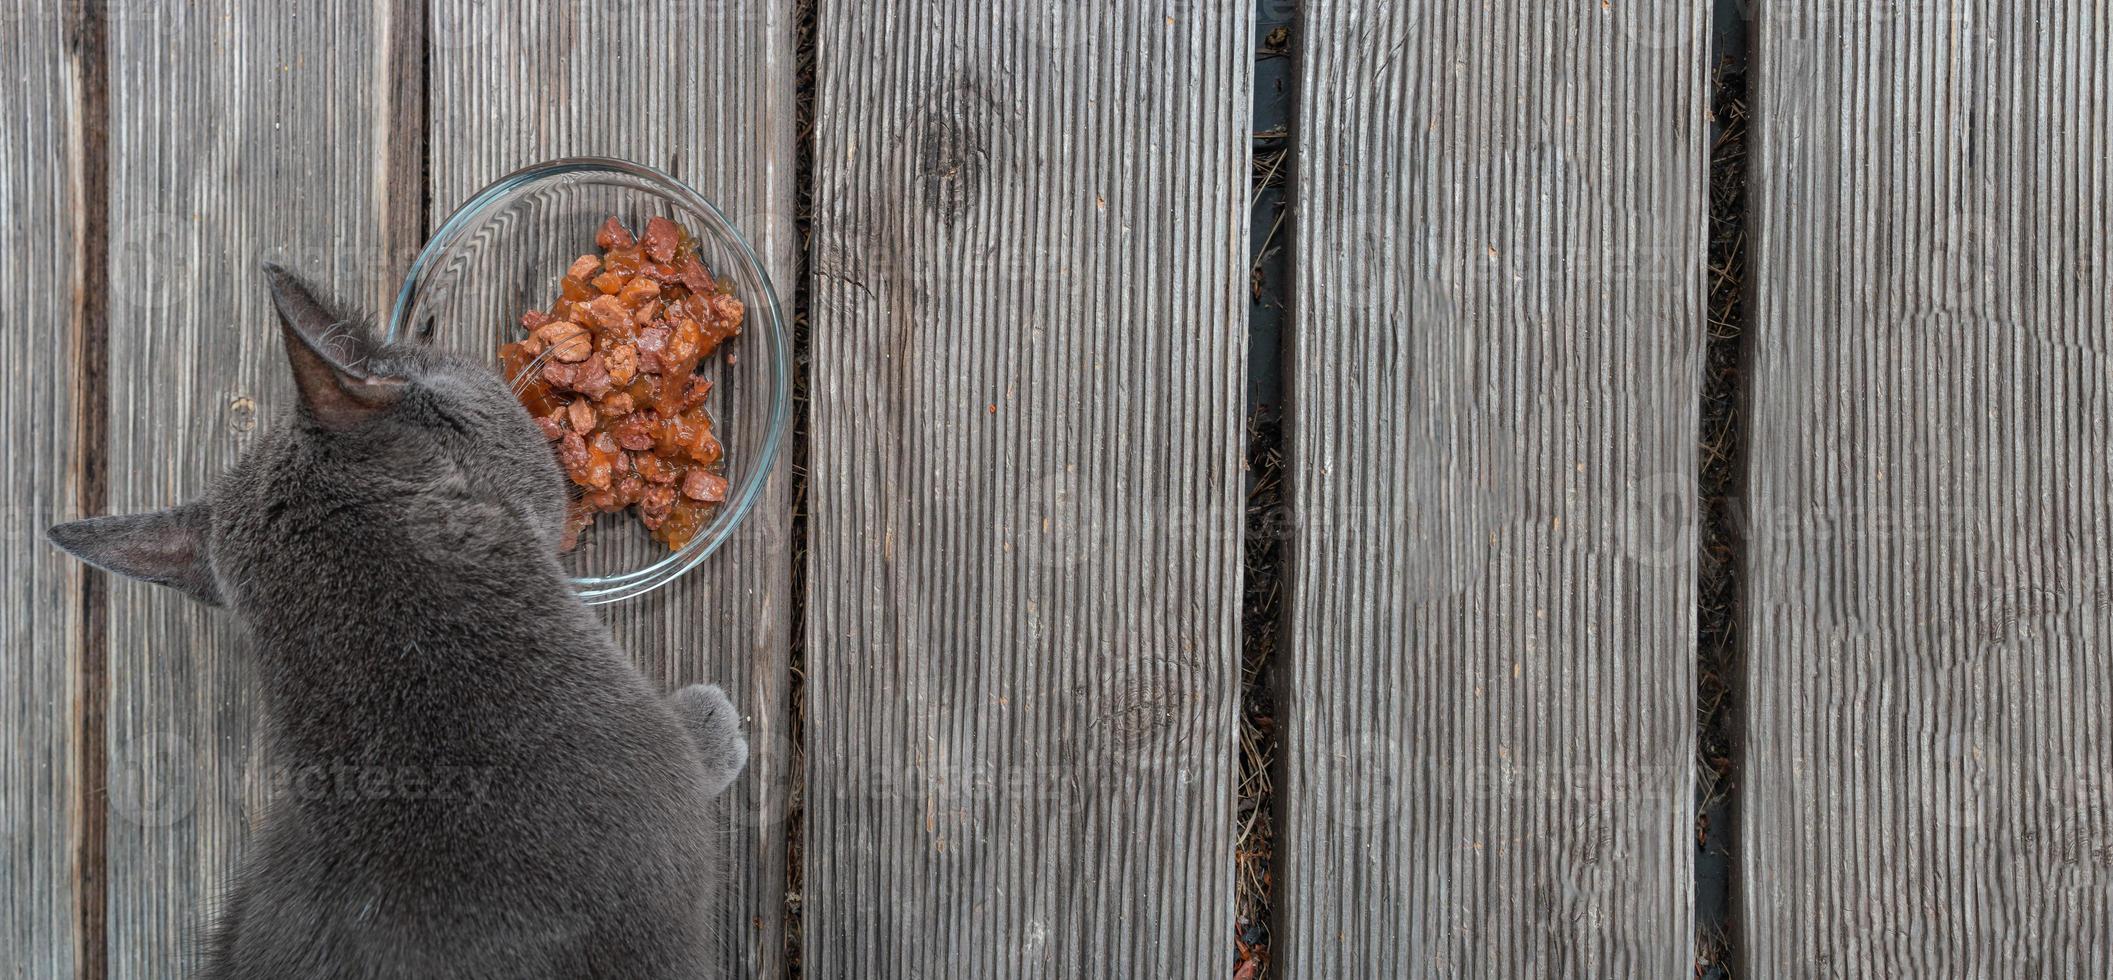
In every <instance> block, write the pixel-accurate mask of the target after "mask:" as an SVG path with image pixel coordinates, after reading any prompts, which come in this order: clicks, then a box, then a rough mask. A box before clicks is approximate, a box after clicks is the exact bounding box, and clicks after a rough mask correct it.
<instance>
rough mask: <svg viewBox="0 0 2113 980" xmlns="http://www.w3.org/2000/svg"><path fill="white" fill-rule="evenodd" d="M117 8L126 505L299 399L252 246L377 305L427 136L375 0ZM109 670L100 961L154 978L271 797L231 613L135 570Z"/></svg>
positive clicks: (211, 458)
mask: <svg viewBox="0 0 2113 980" xmlns="http://www.w3.org/2000/svg"><path fill="white" fill-rule="evenodd" d="M112 13H113V16H112V17H111V19H110V23H109V30H110V45H111V55H110V65H111V87H112V88H111V93H112V94H111V100H110V101H111V131H110V183H109V189H110V281H109V283H108V284H107V290H108V303H109V313H110V321H111V330H110V333H111V339H110V361H111V392H112V393H111V399H112V411H111V418H112V423H111V435H110V439H111V446H110V498H111V500H110V505H111V509H112V510H113V511H114V512H119V513H126V512H135V511H144V510H151V509H155V508H159V507H164V506H167V505H169V504H171V503H174V502H177V501H180V500H184V499H188V498H191V497H193V496H196V495H197V494H199V493H201V492H203V491H204V489H205V488H206V486H207V485H208V484H209V482H210V481H211V480H212V479H213V478H214V477H215V476H217V475H218V474H219V473H220V472H221V471H222V470H223V469H224V468H225V467H226V466H227V465H228V464H230V463H231V462H232V461H233V460H234V459H235V458H237V457H238V456H239V455H240V454H241V452H242V451H243V450H244V448H246V447H247V445H248V444H249V442H250V441H251V440H252V439H253V438H254V437H255V435H256V433H257V432H258V431H259V430H260V428H261V422H262V421H263V420H265V419H268V418H269V417H270V413H272V412H274V411H277V410H280V409H283V408H284V407H285V406H286V405H287V404H288V399H290V398H291V397H292V386H291V385H290V384H289V383H288V382H287V380H286V378H285V374H286V370H285V367H284V363H285V361H284V354H283V353H282V351H281V349H280V347H279V340H278V332H277V329H276V328H275V327H274V326H273V324H274V321H273V320H272V313H271V307H270V304H269V302H268V301H267V298H266V296H265V292H264V289H263V286H262V284H261V281H260V280H259V279H258V277H257V274H256V266H257V263H258V262H259V261H261V260H264V259H267V258H271V259H276V260H278V261H281V262H285V263H287V264H289V265H292V266H295V267H297V268H299V269H301V270H303V271H304V272H307V273H309V274H311V275H313V276H315V277H317V278H318V279H320V280H322V281H325V282H329V283H331V284H333V285H334V286H335V288H336V289H337V290H339V291H340V292H342V293H343V294H345V295H347V296H348V297H352V298H355V299H358V300H361V301H364V302H366V303H368V304H370V305H373V306H376V307H380V305H381V304H382V303H383V302H384V301H385V300H386V299H387V298H388V297H389V294H390V292H391V290H392V289H393V287H394V286H395V284H396V278H397V275H398V274H399V273H400V271H401V270H400V268H397V266H399V265H400V264H401V262H402V259H403V258H404V253H403V247H404V245H405V244H406V243H403V242H400V241H399V242H391V241H385V240H384V238H383V235H384V229H385V228H387V227H389V225H390V223H389V220H388V216H389V214H390V213H391V212H392V210H394V209H396V208H398V207H401V206H404V205H406V204H408V205H409V206H411V207H414V208H415V207H416V201H417V198H416V197H415V194H414V195H413V196H411V197H409V198H408V200H406V199H404V198H403V196H402V194H401V191H402V190H404V189H406V188H409V189H412V190H414V191H415V188H416V185H415V184H414V183H407V182H406V179H405V178H406V175H404V174H402V173H399V172H393V171H392V168H391V159H392V157H391V154H390V145H391V143H392V142H394V141H399V140H405V139H410V140H416V139H417V138H418V133H417V131H416V129H415V127H414V128H413V129H412V130H411V131H410V132H408V133H406V132H400V131H395V130H393V129H392V128H391V126H390V125H389V121H388V110H387V105H388V100H389V98H390V97H391V95H392V92H393V91H394V90H393V88H392V86H391V85H389V84H388V82H389V80H390V79H391V78H392V77H394V71H395V69H397V68H399V67H402V62H403V56H402V51H401V50H399V48H400V46H401V45H402V43H403V41H404V39H403V37H402V33H401V32H402V30H403V25H402V23H401V21H400V20H398V19H397V18H396V16H395V14H396V11H395V10H394V8H392V7H391V6H389V5H374V6H371V7H370V6H368V5H354V6H343V5H338V4H330V3H321V2H299V3H279V2H261V0H258V2H251V0H213V2H203V3H187V4H186V3H156V4H134V5H124V6H123V7H122V9H119V8H118V7H113V8H112ZM411 63H412V64H415V60H413V61H412V62H411ZM396 159H398V160H399V162H400V160H401V158H400V156H399V157H397V158H396ZM410 176H412V177H415V173H414V174H412V175H410ZM392 185H393V186H394V187H396V188H397V189H398V191H399V193H398V194H397V195H396V197H395V198H394V199H392V195H391V194H390V192H389V190H390V188H391V186H392ZM97 285H99V284H91V286H92V287H94V286H97ZM110 663H111V677H112V680H111V692H110V703H111V710H110V715H109V744H110V755H109V766H110V782H111V786H110V794H111V795H110V809H109V814H110V843H109V862H110V871H111V887H110V950H111V965H110V969H111V975H112V976H113V977H119V978H125V977H142V978H146V977H152V978H160V977H167V976H170V975H172V973H175V972H177V970H178V968H177V963H178V962H180V961H182V960H185V959H186V958H187V957H188V955H189V951H190V950H191V949H192V947H193V944H194V943H195V941H196V939H197V936H198V933H197V928H196V927H197V926H198V925H199V924H200V923H201V921H202V916H203V914H204V913H205V912H206V911H207V908H208V904H209V902H210V901H211V900H212V899H213V898H215V897H217V895H218V894H219V892H220V885H221V883H222V881H223V880H224V876H225V875H226V874H227V873H228V872H229V871H231V870H232V868H233V866H234V861H235V858H236V856H237V854H238V853H239V851H240V849H241V846H242V838H243V834H244V832H245V831H246V830H247V828H248V822H249V820H250V819H251V817H252V816H253V815H254V814H255V811H256V807H257V805H258V804H259V803H260V802H262V800H263V799H264V796H265V792H266V784H267V782H268V772H267V771H266V766H265V763H264V760H263V759H262V757H261V755H260V753H261V752H262V747H261V745H259V744H258V743H257V742H256V741H255V740H253V739H252V738H251V734H252V722H253V717H254V712H253V708H252V706H251V703H250V700H249V698H250V694H251V692H252V691H253V689H254V685H253V683H252V682H251V673H250V664H249V662H248V655H247V651H246V650H245V649H244V646H243V641H242V640H241V639H239V637H238V635H237V631H236V629H235V628H234V626H233V624H232V622H231V621H230V620H229V619H228V617H227V616H226V615H225V614H223V613H220V612H217V611H210V610H206V609H203V608H201V607H198V606H195V605H193V604H191V603H190V602H189V601H188V600H186V599H184V598H182V597H181V596H178V595H176V594H175V593H173V592H170V591H168V590H156V589H153V588H150V587H147V586H142V585H137V584H134V583H130V582H120V583H116V584H114V585H113V586H112V593H111V599H110Z"/></svg>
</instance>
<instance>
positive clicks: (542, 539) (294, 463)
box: [50, 264, 569, 608]
mask: <svg viewBox="0 0 2113 980" xmlns="http://www.w3.org/2000/svg"><path fill="white" fill-rule="evenodd" d="M264 274H265V278H266V280H267V281H268V283H269V285H270V288H271V296H272V302H273V304H274V305H275V306H276V307H277V308H278V313H279V326H280V333H281V335H282V337H283V339H284V342H285V346H286V356H287V363H288V365H289V366H290V367H291V369H292V372H293V378H294V386H295V388H296V390H297V391H298V392H299V396H300V397H299V404H298V406H297V407H296V408H295V410H294V411H292V412H290V413H288V414H286V415H285V416H283V417H282V420H281V422H280V424H279V425H277V426H275V427H274V428H273V429H272V430H271V431H269V432H267V433H266V434H265V435H264V436H263V437H262V438H260V439H259V441H258V443H257V445H256V446H255V447H253V448H252V449H251V450H250V451H249V452H248V453H247V454H245V455H244V456H243V458H242V460H241V462H239V463H237V464H236V465H235V467H234V468H233V469H232V470H231V471H229V472H228V473H227V474H226V475H225V476H223V477H221V479H220V480H218V481H217V482H216V483H215V485H214V487H213V489H212V491H211V492H210V493H209V494H208V495H207V497H206V498H205V499H202V500H197V501H193V502H190V503H186V504H183V505H181V506H178V507H175V508H172V509H169V510H165V511H160V512H157V513H152V514H138V515H131V516H124V517H96V518H90V519H88V520H83V521H76V522H73V523H70V524H61V525H58V526H57V527H54V528H52V529H51V531H50V536H51V540H52V541H53V542H54V543H56V544H57V545H58V546H59V547H61V548H64V549H65V550H66V551H68V552H70V553H72V554H73V555H75V556H76V557H78V558H80V559H81V560H83V561H86V562H88V563H89V564H92V565H95V566H97V567H99V568H103V569H105V570H108V571H111V572H114V573H117V574H119V575H124V576H128V577H131V578H136V579H140V580H142V581H146V582H152V583H155V584H159V585H167V586H172V587H175V588H177V589H180V590H182V591H184V592H186V593H188V594H190V595H191V596H193V597H195V598H197V599H200V600H202V601H204V602H208V603H212V604H215V605H220V604H231V605H235V606H236V607H237V608H241V607H242V606H244V605H246V603H245V602H244V601H243V599H244V595H243V592H244V590H253V589H256V588H259V587H261V586H260V585H259V583H265V584H267V585H268V584H272V583H279V582H283V580H284V579H285V577H287V576H298V575H303V574H313V569H314V568H315V567H316V566H317V565H318V564H319V563H317V562H315V561H314V560H313V559H312V556H313V555H314V554H315V550H314V549H316V548H319V547H321V548H328V549H333V550H339V549H344V550H350V551H352V552H357V553H360V554H361V555H363V556H366V557H371V558H372V560H373V563H374V571H375V573H376V574H389V573H390V572H391V571H392V569H393V570H407V566H406V565H405V564H404V563H405V562H415V561H417V560H419V559H418V556H419V555H425V556H427V557H431V556H435V555H439V556H443V557H444V558H445V557H449V556H460V557H463V558H464V559H474V558H475V557H476V556H477V555H478V554H479V553H480V552H500V551H505V552H509V553H513V554H518V553H520V552H521V550H522V549H523V548H524V547H525V548H527V549H529V550H531V551H534V550H537V549H541V550H542V551H544V552H545V553H548V554H554V553H555V552H556V550H557V547H558V541H559V536H560V533H561V530H562V525H563V522H564V517H565V508H566V502H567V499H568V496H569V494H568V491H567V489H566V484H565V481H564V477H563V475H562V474H561V473H560V471H559V470H558V466H557V463H556V460H555V459H554V458H553V456H552V454H551V452H550V449H549V444H548V443H546V442H545V441H544V439H543V437H542V435H541V433H540V432H539V431H538V430H537V428H536V425H535V423H534V421H533V420H531V419H530V418H529V416H528V413H527V411H526V410H525V409H523V408H522V407H521V404H520V402H519V401H518V400H516V399H515V397H514V395H513V393H512V391H511V390H510V389H509V388H508V386H507V384H506V383H505V381H504V380H502V379H501V378H500V377H499V376H498V374H497V373H496V372H494V371H493V370H492V368H491V367H490V366H489V364H488V363H486V362H479V361H473V360H470V359H467V358H463V357H459V356H455V355H450V354H446V353H442V352H439V351H435V350H431V349H428V348H424V347H419V346H413V345H407V344H391V345H385V344H382V343H381V342H380V340H379V339H378V338H377V337H376V336H375V335H374V333H373V329H372V327H371V325H370V324H369V323H368V322H367V321H366V320H365V319H364V318H362V317H360V316H358V315H355V314H353V313H352V312H351V311H350V310H349V309H347V308H346V307H343V306H340V305H338V304H336V303H333V302H330V301H329V300H327V299H324V298H322V297H321V296H319V295H317V293H316V291H315V290H313V289H312V288H311V287H310V286H309V285H308V284H307V283H305V282H303V281H302V280H301V279H300V278H298V277H296V276H295V275H293V274H292V273H291V272H288V271H287V270H285V269H283V268H280V267H278V266H276V265H269V264H267V265H266V266H264Z"/></svg>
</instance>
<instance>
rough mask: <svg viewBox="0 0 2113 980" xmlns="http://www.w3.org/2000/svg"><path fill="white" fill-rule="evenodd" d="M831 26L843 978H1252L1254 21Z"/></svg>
mask: <svg viewBox="0 0 2113 980" xmlns="http://www.w3.org/2000/svg"><path fill="white" fill-rule="evenodd" d="M817 31H818V42H817V59H818V66H817V80H816V86H817V102H816V109H815V113H816V131H815V195H816V196H815V217H814V236H815V240H814V243H813V261H814V262H815V270H814V277H813V279H812V280H811V283H810V285H811V289H812V294H811V296H812V301H811V317H812V321H813V342H812V349H813V375H812V385H813V387H812V390H813V405H812V416H811V418H812V438H813V441H812V443H811V451H810V468H811V472H810V483H809V494H810V498H809V499H810V502H811V511H810V513H811V518H810V520H811V523H810V525H809V527H810V529H811V533H810V545H811V565H810V575H811V579H810V582H811V585H810V590H809V606H808V609H809V620H808V633H807V636H808V661H807V675H806V676H807V689H806V690H807V695H808V700H807V714H806V719H807V728H806V733H807V751H808V758H809V760H810V764H809V766H808V769H807V773H808V778H807V784H806V790H807V793H808V796H807V800H808V810H807V821H808V822H807V834H806V838H805V843H804V845H803V846H804V855H805V858H806V878H805V888H804V893H803V896H802V898H803V908H804V910H805V919H804V922H803V928H804V930H805V944H804V955H805V965H806V970H807V974H808V975H809V976H813V977H823V978H836V977H919V976H927V977H929V976H948V977H1020V976H1054V977H1071V976H1116V977H1206V976H1217V975H1220V974H1222V973H1223V972H1225V971H1227V970H1229V969H1230V964H1231V956H1232V946H1231V939H1232V922H1231V919H1232V917H1231V907H1232V885H1231V880H1230V879H1231V874H1230V871H1231V867H1232V855H1231V843H1230V840H1231V826H1230V824H1231V803H1232V796H1233V790H1232V786H1231V779H1230V770H1231V765H1232V759H1233V742H1232V738H1233V732H1234V724H1235V712H1236V707H1237V704H1236V702H1237V685H1238V676H1237V673H1238V671H1237V665H1238V660H1237V657H1238V651H1237V645H1236V629H1237V624H1238V618H1239V610H1238V599H1237V591H1238V581H1239V561H1240V559H1239V555H1240V549H1239V540H1240V511H1241V508H1240V488H1241V479H1240V476H1241V474H1240V469H1239V453H1240V449H1241V443H1242V427H1241V391H1242V386H1243V382H1244V380H1245V374H1244V372H1245V360H1246V351H1245V309H1244V303H1243V297H1242V292H1243V288H1244V286H1245V277H1246V253H1245V250H1246V241H1247V238H1246V213H1247V168H1248V161H1249V152H1248V146H1247V143H1248V137H1247V133H1246V132H1245V121H1246V119H1247V117H1248V113H1249V105H1250V95H1249V85H1250V79H1251V76H1252V71H1253V47H1252V38H1251V36H1250V34H1251V7H1250V5H1249V4H1246V3H1244V2H1243V3H1231V2H1223V3H1221V2H1211V3H1203V2H1176V3H1170V4H1164V5H1152V6H1150V7H1149V8H1147V7H1140V6H1138V5H1134V4H1091V5H1083V4H1082V5H1063V6H1061V7H1059V6H1057V5H1047V4H1035V5H1004V4H989V3H978V2H969V0H947V2H934V3H923V4H915V5H870V4H854V3H844V2H827V3H823V4H821V5H820V7H819V10H818V24H817Z"/></svg>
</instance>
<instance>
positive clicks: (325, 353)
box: [264, 262, 404, 430]
mask: <svg viewBox="0 0 2113 980" xmlns="http://www.w3.org/2000/svg"><path fill="white" fill-rule="evenodd" d="M264 278H265V280H266V281H267V282H269V283H270V284H271V301H272V305H273V306H275V307H277V308H278V311H279V332H280V333H281V334H282V335H283V336H284V338H285V340H286V360H287V362H288V363H289V364H290V365H291V366H292V367H293V379H294V385H295V387H297V388H299V389H300V392H301V407H303V408H305V409H307V410H308V414H309V416H310V417H311V418H313V419H315V420H316V421H317V422H319V423H321V424H322V425H323V427H324V428H327V429H337V430H343V429H350V428H353V427H356V426H358V425H359V424H360V423H362V422H365V421H367V420H368V419H370V418H373V417H374V416H376V415H378V414H380V413H382V412H383V411H386V410H387V409H388V408H389V407H390V406H391V405H394V404H396V402H397V399H399V398H402V397H403V391H404V384H403V381H402V380H401V379H397V378H385V377H379V376H377V375H375V374H374V373H372V372H371V371H370V370H369V366H370V365H371V363H372V358H373V356H374V352H375V350H376V349H377V348H379V347H380V342H379V341H377V340H375V339H374V335H373V333H372V332H371V331H370V330H368V329H367V325H366V324H365V323H363V322H362V321H361V320H360V319H359V318H358V317H350V316H346V315H344V314H343V313H341V312H340V311H339V310H338V309H337V308H336V307H334V306H332V305H331V304H330V303H327V302H325V301H324V300H322V299H321V298H320V297H318V296H317V295H316V292H315V290H314V289H313V288H312V287H310V286H309V285H308V283H306V282H303V281H302V280H301V278H300V277H299V276H296V275H294V274H293V273H292V272H289V271H287V270H286V269H285V268H284V267H282V266H280V265H277V264H275V263H271V262H266V263H264Z"/></svg>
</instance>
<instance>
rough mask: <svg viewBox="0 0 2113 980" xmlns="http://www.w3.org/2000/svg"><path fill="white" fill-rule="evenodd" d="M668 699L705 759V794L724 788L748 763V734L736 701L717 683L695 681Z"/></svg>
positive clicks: (722, 790) (714, 793) (731, 782)
mask: <svg viewBox="0 0 2113 980" xmlns="http://www.w3.org/2000/svg"><path fill="white" fill-rule="evenodd" d="M668 702H669V704H670V705H672V706H673V707H674V709H675V717H676V718H678V719H680V720H681V721H682V727H684V728H686V729H688V730H689V733H690V740H691V741H693V742H696V743H697V755H698V757H699V758H701V759H703V760H704V791H705V793H706V795H709V796H718V795H719V794H720V793H723V792H725V791H726V788H727V787H728V786H731V785H733V782H734V777H736V776H739V775H741V770H742V768H743V767H744V766H747V765H748V738H747V736H745V735H743V734H742V733H741V715H740V714H739V713H738V712H736V711H735V710H734V702H733V701H732V700H730V699H728V698H727V696H726V692H725V691H722V690H720V689H719V685H717V684H692V685H690V686H688V687H685V688H683V689H682V690H680V691H676V692H675V693H674V695H673V696H671V697H670V698H669V699H668Z"/></svg>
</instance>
